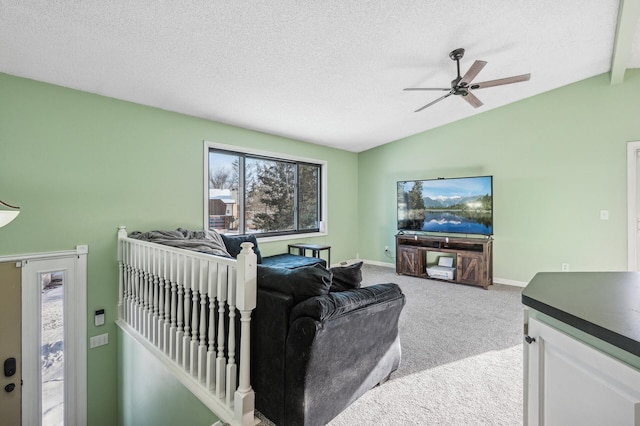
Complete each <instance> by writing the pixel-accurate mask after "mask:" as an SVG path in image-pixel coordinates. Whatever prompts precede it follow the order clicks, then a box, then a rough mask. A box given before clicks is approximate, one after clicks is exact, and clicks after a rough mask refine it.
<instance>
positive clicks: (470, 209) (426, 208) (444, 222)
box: [398, 176, 493, 235]
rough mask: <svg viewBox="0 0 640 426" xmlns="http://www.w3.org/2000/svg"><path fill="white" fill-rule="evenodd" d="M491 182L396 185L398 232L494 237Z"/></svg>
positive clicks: (469, 179)
mask: <svg viewBox="0 0 640 426" xmlns="http://www.w3.org/2000/svg"><path fill="white" fill-rule="evenodd" d="M492 184H493V179H492V176H477V177H466V178H452V179H433V180H412V181H400V182H398V230H401V231H423V232H447V233H460V234H481V235H493V186H492Z"/></svg>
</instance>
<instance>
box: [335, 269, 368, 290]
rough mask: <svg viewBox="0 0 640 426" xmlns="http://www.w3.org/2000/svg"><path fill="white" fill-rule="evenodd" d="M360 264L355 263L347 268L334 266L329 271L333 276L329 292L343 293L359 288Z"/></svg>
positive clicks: (360, 280)
mask: <svg viewBox="0 0 640 426" xmlns="http://www.w3.org/2000/svg"><path fill="white" fill-rule="evenodd" d="M362 263H363V262H356V263H354V264H352V265H348V266H335V267H333V268H331V269H330V271H331V273H332V274H333V278H332V279H331V288H330V291H345V290H350V289H352V288H360V284H361V283H362V271H361V269H362Z"/></svg>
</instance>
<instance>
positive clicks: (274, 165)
mask: <svg viewBox="0 0 640 426" xmlns="http://www.w3.org/2000/svg"><path fill="white" fill-rule="evenodd" d="M206 152H207V164H206V167H205V169H206V180H207V184H206V186H205V187H206V188H207V194H206V202H205V216H206V223H207V224H208V225H207V226H208V227H209V229H212V230H216V231H217V232H219V233H221V234H256V235H257V236H265V237H266V236H278V235H289V236H290V235H292V234H308V233H314V232H315V233H317V232H324V222H323V220H324V219H323V216H324V214H323V207H324V205H325V203H324V202H323V195H322V194H323V187H324V185H323V179H324V178H325V176H324V175H325V174H326V173H325V164H324V163H323V162H321V161H317V160H309V159H300V158H294V157H287V156H274V155H273V154H269V153H258V152H255V151H253V152H247V151H241V150H238V148H237V147H228V146H221V145H213V144H206Z"/></svg>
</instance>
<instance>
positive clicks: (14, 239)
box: [0, 74, 358, 426]
mask: <svg viewBox="0 0 640 426" xmlns="http://www.w3.org/2000/svg"><path fill="white" fill-rule="evenodd" d="M203 140H209V141H215V142H220V143H225V144H232V145H241V146H245V147H253V148H256V149H260V150H267V151H274V152H283V153H291V154H295V155H299V156H303V157H308V158H315V159H319V160H326V161H327V162H328V168H329V172H330V173H329V182H328V193H329V200H328V203H329V218H328V223H329V225H328V226H329V230H330V234H329V235H328V236H327V237H321V238H315V239H310V240H311V241H313V242H318V243H326V244H330V245H331V246H332V253H331V254H332V260H333V261H334V262H337V261H340V260H344V259H350V258H354V257H355V253H356V252H357V244H358V240H357V235H356V229H357V216H356V211H357V198H356V197H352V196H350V195H351V194H353V191H349V192H350V194H348V193H346V191H344V190H343V188H344V187H345V185H348V186H349V187H351V188H355V187H357V161H358V159H357V155H356V154H354V153H349V152H346V151H340V150H336V149H331V148H325V147H321V146H318V145H311V144H306V143H302V142H298V141H293V140H290V139H285V138H280V137H276V136H270V135H266V134H262V133H258V132H253V131H249V130H244V129H239V128H235V127H232V126H227V125H222V124H218V123H214V122H210V121H206V120H201V119H196V118H193V117H188V116H184V115H180V114H176V113H172V112H167V111H162V110H158V109H154V108H149V107H144V106H140V105H136V104H132V103H127V102H123V101H118V100H115V99H110V98H105V97H101V96H97V95H91V94H87V93H83V92H79V91H74V90H69V89H65V88H61V87H57V86H53V85H49V84H45V83H40V82H34V81H31V80H26V79H21V78H17V77H13V76H9V75H6V74H0V199H2V200H3V201H5V202H8V203H10V204H14V205H18V206H20V207H21V214H20V216H19V217H18V218H17V219H16V220H15V221H14V222H12V223H11V224H10V225H9V226H6V227H4V228H0V255H9V254H21V253H36V252H45V251H52V250H66V249H71V248H74V247H75V246H76V245H78V244H88V245H89V256H88V291H87V292H88V300H87V306H88V310H89V312H88V316H87V325H88V335H89V336H93V335H97V334H101V333H105V332H108V333H109V334H110V337H111V339H110V342H111V343H110V344H109V345H108V346H104V347H100V348H95V349H89V350H88V369H89V372H88V416H89V424H91V425H92V426H100V425H108V426H112V425H114V424H116V415H117V374H116V371H117V370H118V368H119V367H120V366H119V365H118V363H117V356H116V354H117V343H116V342H117V339H116V326H115V324H114V321H115V319H116V303H117V286H118V282H117V279H118V274H117V263H116V231H117V227H118V226H119V225H126V226H127V227H128V229H129V230H130V231H133V230H151V229H172V228H173V229H175V228H176V227H179V226H182V227H185V228H200V229H201V228H202V226H203V224H202V217H203V193H204V189H203V182H204V176H203V164H204V159H203V153H204V145H203ZM285 248H286V242H278V243H264V244H261V250H262V252H263V253H264V254H267V255H268V254H274V253H277V252H283V251H285V250H286V249H285ZM99 308H105V309H106V319H107V322H106V325H105V326H103V327H100V328H96V327H94V325H93V317H92V315H91V313H92V312H93V311H94V310H96V309H99ZM123 360H124V361H125V362H126V360H127V358H126V357H125V358H124V359H123ZM133 380H135V378H134V379H133ZM145 380H151V381H153V380H154V379H153V377H145ZM127 385H128V384H127V383H124V384H123V385H122V386H125V387H126V386H127ZM149 385H150V386H152V385H153V382H151V383H149ZM188 408H189V407H185V409H187V410H188Z"/></svg>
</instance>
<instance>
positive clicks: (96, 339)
mask: <svg viewBox="0 0 640 426" xmlns="http://www.w3.org/2000/svg"><path fill="white" fill-rule="evenodd" d="M108 343H109V333H104V334H99V335H97V336H93V337H92V338H90V339H89V348H97V347H98V346H103V345H106V344H108Z"/></svg>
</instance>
